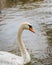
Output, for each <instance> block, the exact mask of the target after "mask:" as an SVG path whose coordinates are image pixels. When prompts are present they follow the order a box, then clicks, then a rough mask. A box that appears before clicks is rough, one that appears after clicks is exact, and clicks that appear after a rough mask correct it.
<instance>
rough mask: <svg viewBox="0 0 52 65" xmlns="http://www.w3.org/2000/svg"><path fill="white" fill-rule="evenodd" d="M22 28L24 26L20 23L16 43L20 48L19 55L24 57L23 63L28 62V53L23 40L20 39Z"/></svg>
mask: <svg viewBox="0 0 52 65" xmlns="http://www.w3.org/2000/svg"><path fill="white" fill-rule="evenodd" d="M23 30H24V26H23V25H21V26H20V28H19V30H18V45H19V48H20V51H21V55H22V57H23V59H24V63H25V64H26V63H28V62H30V55H29V54H28V52H27V50H26V48H25V45H24V43H23V40H22V32H23Z"/></svg>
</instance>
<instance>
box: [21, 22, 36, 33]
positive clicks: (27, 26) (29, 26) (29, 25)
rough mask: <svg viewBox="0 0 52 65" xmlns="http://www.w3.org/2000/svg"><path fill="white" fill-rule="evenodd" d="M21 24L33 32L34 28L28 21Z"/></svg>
mask: <svg viewBox="0 0 52 65" xmlns="http://www.w3.org/2000/svg"><path fill="white" fill-rule="evenodd" d="M22 26H23V28H24V29H27V30H30V31H31V32H33V33H34V32H35V30H34V29H33V27H32V25H31V24H30V23H28V22H24V23H23V24H22Z"/></svg>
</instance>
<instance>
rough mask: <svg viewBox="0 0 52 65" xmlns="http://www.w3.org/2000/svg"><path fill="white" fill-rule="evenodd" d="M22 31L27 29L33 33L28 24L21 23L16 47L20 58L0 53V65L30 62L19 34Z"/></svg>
mask: <svg viewBox="0 0 52 65" xmlns="http://www.w3.org/2000/svg"><path fill="white" fill-rule="evenodd" d="M24 29H28V30H30V31H32V32H34V30H33V28H32V26H31V25H30V24H29V23H27V22H26V23H23V24H22V25H21V26H20V27H19V30H18V45H19V48H20V51H21V56H17V55H14V54H11V53H9V52H4V51H0V65H24V64H27V63H29V62H30V60H31V59H30V55H29V53H28V52H27V50H26V48H25V45H24V43H23V40H22V35H21V33H22V32H23V30H24Z"/></svg>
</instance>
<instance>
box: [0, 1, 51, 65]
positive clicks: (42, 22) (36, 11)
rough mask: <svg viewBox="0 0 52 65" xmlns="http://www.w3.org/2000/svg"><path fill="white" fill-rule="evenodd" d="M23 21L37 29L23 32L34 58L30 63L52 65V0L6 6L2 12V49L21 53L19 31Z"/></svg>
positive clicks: (0, 17)
mask: <svg viewBox="0 0 52 65" xmlns="http://www.w3.org/2000/svg"><path fill="white" fill-rule="evenodd" d="M27 5H28V6H27ZM23 22H30V23H31V24H32V26H33V27H34V29H35V34H33V33H31V32H30V31H24V32H23V39H24V43H25V45H26V48H27V50H28V51H29V53H30V55H31V59H32V61H31V64H28V65H52V0H45V1H43V2H38V3H37V2H36V3H34V2H32V3H30V4H29V3H27V4H22V5H17V6H16V7H13V8H4V9H3V10H2V14H0V50H4V51H10V52H11V53H14V54H18V55H20V51H19V48H18V44H17V31H18V27H19V25H20V24H21V23H23Z"/></svg>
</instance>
